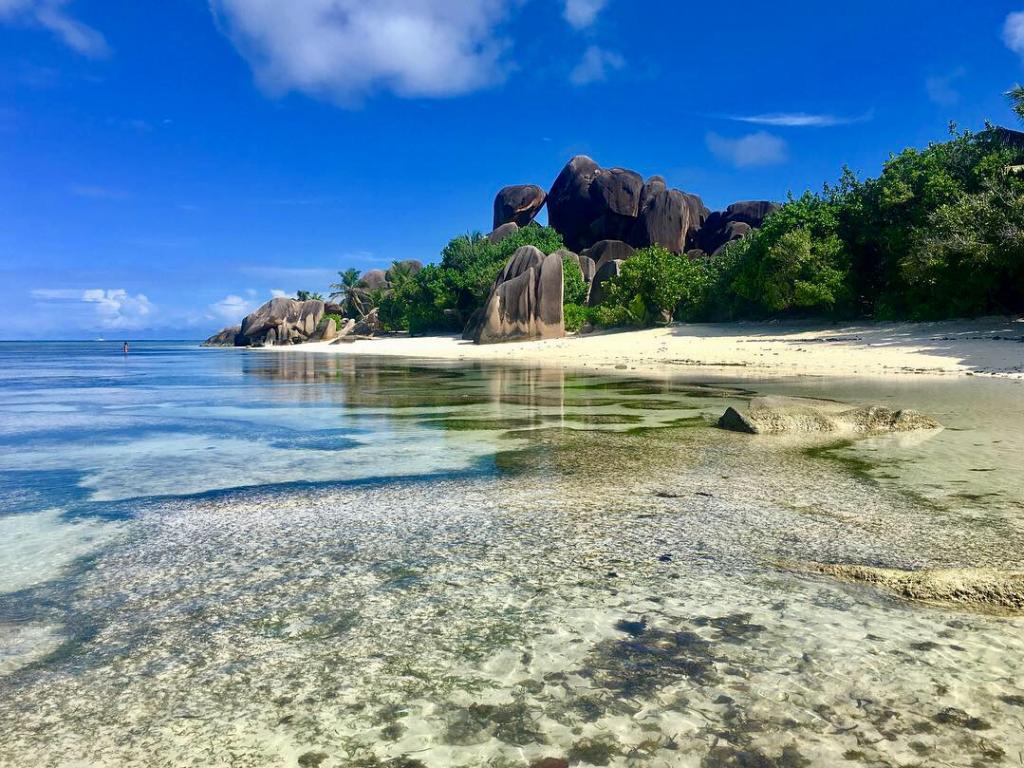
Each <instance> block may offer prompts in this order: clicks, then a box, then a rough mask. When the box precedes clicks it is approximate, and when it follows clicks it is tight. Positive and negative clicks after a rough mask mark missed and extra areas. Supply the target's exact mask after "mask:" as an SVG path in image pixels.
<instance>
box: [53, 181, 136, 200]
mask: <svg viewBox="0 0 1024 768" xmlns="http://www.w3.org/2000/svg"><path fill="white" fill-rule="evenodd" d="M68 192H70V193H71V194H72V195H75V197H88V198H92V199H93V200H124V199H125V198H126V197H128V193H127V192H125V191H124V190H122V189H114V188H112V187H103V186H100V185H98V184H72V185H71V186H70V187H68Z"/></svg>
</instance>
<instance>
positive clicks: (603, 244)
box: [583, 240, 634, 274]
mask: <svg viewBox="0 0 1024 768" xmlns="http://www.w3.org/2000/svg"><path fill="white" fill-rule="evenodd" d="M633 253H634V248H633V246H631V245H630V244H629V243H624V242H622V241H621V240H601V241H600V242H597V243H594V245H593V246H591V247H590V248H588V249H587V250H585V251H583V255H584V256H587V257H588V258H590V259H591V260H592V261H593V262H594V272H595V274H596V273H597V271H598V270H600V269H601V267H603V266H604V265H605V264H606V263H608V262H609V261H625V260H626V259H628V258H629V257H630V256H632V255H633Z"/></svg>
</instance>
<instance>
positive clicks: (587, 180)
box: [548, 155, 601, 252]
mask: <svg viewBox="0 0 1024 768" xmlns="http://www.w3.org/2000/svg"><path fill="white" fill-rule="evenodd" d="M599 170H600V167H599V166H598V164H597V163H595V162H594V161H593V160H591V159H590V158H589V157H587V156H586V155H577V156H576V157H574V158H573V159H572V160H570V161H569V162H568V163H566V165H565V167H564V168H563V169H562V172H561V173H559V174H558V178H556V179H555V183H554V184H552V185H551V190H550V191H549V192H548V223H549V224H550V225H551V226H552V227H554V228H555V230H556V231H557V232H558V233H559V234H561V235H562V239H563V240H564V241H565V245H566V247H567V248H569V249H570V250H573V251H577V252H578V251H579V250H580V249H581V248H582V247H585V246H587V245H590V243H592V242H594V240H600V239H601V238H599V237H598V238H594V239H591V235H590V224H591V222H592V221H594V219H596V218H597V217H598V216H599V215H600V210H599V209H598V207H597V206H596V205H595V204H594V202H593V201H592V200H591V197H590V185H591V182H593V180H594V177H595V176H596V175H597V172H598V171H599Z"/></svg>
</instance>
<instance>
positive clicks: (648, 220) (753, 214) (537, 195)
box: [466, 155, 779, 343]
mask: <svg viewBox="0 0 1024 768" xmlns="http://www.w3.org/2000/svg"><path fill="white" fill-rule="evenodd" d="M545 205H546V206H547V209H548V224H549V225H550V226H551V227H552V228H554V229H555V230H556V231H557V232H558V233H559V234H560V235H561V236H562V240H563V241H564V242H565V245H566V249H567V250H563V251H561V252H560V255H561V257H565V256H569V257H571V260H572V261H574V262H575V263H576V264H578V265H579V268H580V274H581V275H582V276H583V282H584V284H586V286H587V302H588V303H589V304H590V305H592V306H593V305H597V304H600V303H601V302H602V301H603V300H604V298H605V290H604V284H605V283H606V282H607V281H608V280H609V279H611V278H612V277H615V276H616V275H618V274H619V270H620V268H621V266H622V263H623V262H624V261H626V260H627V259H629V258H630V257H631V256H632V255H633V253H634V251H635V250H636V249H638V248H646V247H649V246H652V245H660V246H663V247H665V248H667V249H668V250H670V251H673V252H674V253H679V254H685V255H686V257H687V258H691V259H699V258H705V257H707V256H710V255H714V254H716V253H718V252H719V251H720V250H721V249H722V248H724V247H725V246H726V245H728V244H729V243H730V242H732V241H733V240H739V239H741V238H743V237H746V236H747V235H749V234H750V233H751V232H752V231H753V230H755V229H757V228H758V227H760V226H761V225H762V224H763V223H764V220H765V218H767V217H768V215H769V214H771V213H773V212H774V211H776V210H777V209H778V208H779V204H778V203H772V202H769V201H767V200H750V201H743V202H738V203H733V204H732V205H730V206H729V207H728V208H726V209H725V210H724V211H711V210H709V209H708V207H707V206H706V205H704V201H703V200H701V199H700V197H698V196H697V195H694V194H691V193H689V192H683V191H682V190H678V189H671V188H669V187H668V185H667V184H666V182H665V179H664V178H662V177H661V176H651V177H650V178H648V179H646V180H645V179H644V178H643V177H642V176H641V175H640V174H639V173H636V172H635V171H631V170H628V169H626V168H602V167H601V166H599V165H598V164H597V163H595V162H594V161H593V160H591V159H590V158H589V157H586V156H585V155H577V156H576V157H574V158H572V159H571V160H570V161H569V162H568V163H566V165H565V167H564V168H563V169H562V172H561V173H559V174H558V178H556V179H555V182H554V184H552V185H551V189H550V190H549V191H548V192H547V193H546V194H545V193H544V190H543V189H541V187H538V186H537V185H535V184H521V185H515V186H509V187H504V188H503V189H501V190H500V191H499V192H498V194H497V196H496V197H495V198H494V221H493V230H492V231H491V233H490V234H489V235H488V237H489V238H490V240H491V241H492V242H500V241H501V240H502V239H503V238H505V237H508V236H509V235H510V234H512V233H513V232H515V231H517V230H518V229H519V228H520V227H524V226H528V225H529V224H531V223H532V222H533V220H534V219H535V218H536V216H537V214H538V213H540V211H541V209H542V208H543V207H544V206H545ZM552 255H554V254H552ZM517 259H520V255H519V252H518V251H517V252H516V254H515V255H513V257H512V260H511V261H510V262H509V265H511V264H512V263H513V262H516V261H517ZM520 260H521V259H520ZM560 260H561V259H560ZM506 271H507V269H506ZM503 275H504V273H503ZM505 282H506V279H505V278H504V277H499V278H498V280H497V281H495V284H494V288H493V289H492V291H491V296H490V298H489V299H488V310H487V312H488V313H490V314H492V315H493V311H492V308H493V307H501V316H502V317H503V320H502V322H501V323H494V324H492V326H493V329H494V331H495V332H494V333H483V334H481V333H479V331H480V328H481V326H480V322H481V321H480V318H479V317H477V318H475V320H474V322H473V323H471V327H470V328H468V329H467V333H466V337H467V338H475V339H477V341H479V342H481V343H483V342H487V341H511V340H521V339H539V338H550V336H551V335H552V334H557V335H562V334H563V333H564V330H563V331H561V332H560V333H559V332H557V331H555V330H553V329H555V328H558V327H560V326H562V327H564V326H563V323H562V319H561V316H560V313H561V310H560V308H559V310H558V312H559V319H558V321H557V322H544V323H539V322H536V318H531V317H528V316H527V315H525V314H520V313H525V312H533V311H534V310H535V308H536V306H537V305H536V302H532V301H529V300H527V299H526V298H525V297H523V296H515V297H512V296H510V295H509V294H510V291H513V290H514V288H513V287H511V286H504V283H505ZM515 285H517V286H518V285H519V283H516V284H515ZM499 294H500V295H499ZM513 298H514V299H515V300H512V299H513ZM502 328H505V329H509V330H510V332H509V333H507V334H503V333H502V332H501V329H502ZM540 328H543V332H541V331H540V330H539V329H540Z"/></svg>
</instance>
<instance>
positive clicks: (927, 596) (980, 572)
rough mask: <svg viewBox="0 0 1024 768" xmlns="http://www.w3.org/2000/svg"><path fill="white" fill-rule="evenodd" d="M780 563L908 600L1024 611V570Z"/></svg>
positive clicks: (982, 608) (1014, 611)
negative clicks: (922, 568)
mask: <svg viewBox="0 0 1024 768" xmlns="http://www.w3.org/2000/svg"><path fill="white" fill-rule="evenodd" d="M781 565H782V567H784V568H786V569H788V570H795V571H803V572H806V573H820V574H823V575H826V576H831V577H833V578H836V579H840V580H842V581H850V582H856V583H861V584H871V585H872V586H875V587H878V588H880V589H885V590H887V591H889V592H893V593H894V594H897V595H899V596H900V597H904V598H906V599H908V600H920V601H922V602H928V603H938V604H943V605H953V606H959V607H961V608H968V609H972V610H979V611H984V612H988V613H1008V614H1019V613H1024V571H1001V570H996V569H993V568H949V569H935V570H920V571H904V570H898V569H895V568H873V567H869V566H866V565H846V564H834V565H833V564H827V563H803V564H789V563H783V564H781Z"/></svg>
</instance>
